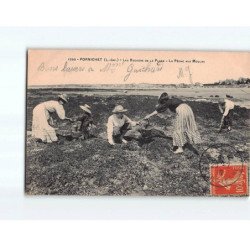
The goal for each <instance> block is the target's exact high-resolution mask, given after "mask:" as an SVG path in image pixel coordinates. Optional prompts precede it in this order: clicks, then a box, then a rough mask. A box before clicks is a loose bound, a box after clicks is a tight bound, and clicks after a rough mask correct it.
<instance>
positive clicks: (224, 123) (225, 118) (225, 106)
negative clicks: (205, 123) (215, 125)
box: [219, 95, 234, 132]
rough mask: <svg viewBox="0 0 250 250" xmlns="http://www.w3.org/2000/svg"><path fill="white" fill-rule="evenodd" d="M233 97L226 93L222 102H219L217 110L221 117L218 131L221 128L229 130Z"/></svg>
mask: <svg viewBox="0 0 250 250" xmlns="http://www.w3.org/2000/svg"><path fill="white" fill-rule="evenodd" d="M232 99H233V97H232V96H230V95H226V98H225V99H224V101H223V102H219V110H220V112H221V113H222V114H223V115H222V118H221V123H220V128H219V132H221V131H222V129H227V130H228V131H230V130H231V127H232V120H233V110H234V102H233V101H232Z"/></svg>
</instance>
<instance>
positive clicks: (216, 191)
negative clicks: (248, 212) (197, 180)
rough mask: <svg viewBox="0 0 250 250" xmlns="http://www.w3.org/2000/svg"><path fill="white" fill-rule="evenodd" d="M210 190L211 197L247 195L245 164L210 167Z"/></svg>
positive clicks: (246, 170)
mask: <svg viewBox="0 0 250 250" xmlns="http://www.w3.org/2000/svg"><path fill="white" fill-rule="evenodd" d="M210 180H211V181H210V190H211V195H213V196H228V195H232V196H246V195H248V169H247V164H245V163H244V164H242V163H240V164H229V165H223V164H219V165H217V164H216V165H211V169H210Z"/></svg>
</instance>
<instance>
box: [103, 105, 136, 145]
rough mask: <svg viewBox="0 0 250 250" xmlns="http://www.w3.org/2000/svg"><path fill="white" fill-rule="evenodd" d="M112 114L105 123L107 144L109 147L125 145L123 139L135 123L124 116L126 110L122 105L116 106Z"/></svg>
mask: <svg viewBox="0 0 250 250" xmlns="http://www.w3.org/2000/svg"><path fill="white" fill-rule="evenodd" d="M112 112H113V115H111V116H110V117H109V118H108V123H107V135H108V142H109V144H110V145H114V144H115V143H127V141H126V140H125V139H124V138H123V137H124V135H125V134H126V132H127V131H128V130H130V129H131V128H132V126H135V125H136V124H137V122H135V121H132V120H130V119H129V118H128V117H127V116H126V115H124V113H125V112H127V109H124V108H123V106H122V105H117V106H116V107H115V108H114V110H113V111H112Z"/></svg>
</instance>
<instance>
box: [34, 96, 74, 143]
mask: <svg viewBox="0 0 250 250" xmlns="http://www.w3.org/2000/svg"><path fill="white" fill-rule="evenodd" d="M67 102H68V98H67V95H66V94H63V95H59V96H58V100H57V101H47V102H43V103H40V104H38V105H37V106H36V107H35V108H34V109H33V119H32V136H33V137H34V138H36V139H37V140H38V141H42V142H45V143H51V142H56V141H58V138H57V136H56V131H55V129H54V128H53V127H52V126H51V125H53V124H52V123H53V122H52V121H53V120H52V117H51V115H50V114H51V113H54V112H56V113H57V115H58V117H59V118H60V119H61V120H64V119H67V120H70V121H71V119H70V118H68V117H66V116H65V110H64V107H63V105H65V104H66V103H67Z"/></svg>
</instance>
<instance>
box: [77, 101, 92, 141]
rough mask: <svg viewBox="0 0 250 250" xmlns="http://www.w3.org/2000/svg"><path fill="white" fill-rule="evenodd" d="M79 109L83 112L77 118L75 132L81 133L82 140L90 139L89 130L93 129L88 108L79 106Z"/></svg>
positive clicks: (87, 106)
mask: <svg viewBox="0 0 250 250" xmlns="http://www.w3.org/2000/svg"><path fill="white" fill-rule="evenodd" d="M80 108H81V109H82V110H83V114H82V115H81V116H80V117H78V118H77V120H76V121H78V124H77V127H76V131H77V132H81V133H82V136H81V138H82V139H84V140H85V139H88V138H90V137H91V134H90V129H91V128H92V127H94V125H93V118H92V113H91V111H90V106H89V105H87V104H85V105H83V106H81V105H80Z"/></svg>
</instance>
